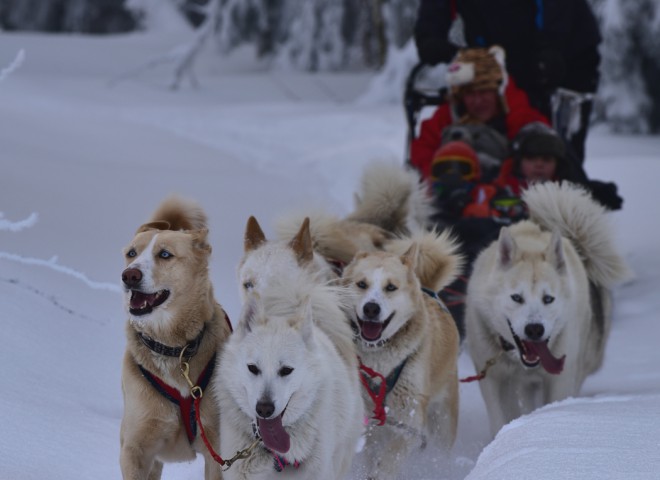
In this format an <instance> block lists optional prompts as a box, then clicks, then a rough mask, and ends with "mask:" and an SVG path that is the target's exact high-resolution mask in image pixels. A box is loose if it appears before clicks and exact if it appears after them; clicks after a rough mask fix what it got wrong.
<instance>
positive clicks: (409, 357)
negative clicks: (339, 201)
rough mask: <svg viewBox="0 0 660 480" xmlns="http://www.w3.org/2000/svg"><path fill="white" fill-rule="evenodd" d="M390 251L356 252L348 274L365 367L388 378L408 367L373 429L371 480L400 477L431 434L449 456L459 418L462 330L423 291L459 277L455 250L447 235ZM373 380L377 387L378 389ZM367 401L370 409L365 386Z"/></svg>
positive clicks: (368, 452)
mask: <svg viewBox="0 0 660 480" xmlns="http://www.w3.org/2000/svg"><path fill="white" fill-rule="evenodd" d="M388 249H390V250H391V251H383V252H360V253H358V254H357V255H356V256H355V258H354V259H353V261H352V262H351V263H350V264H349V265H348V266H347V267H346V269H345V271H344V276H343V282H344V283H345V285H346V286H347V288H349V289H350V290H351V292H352V293H351V304H350V306H349V308H348V309H347V314H348V316H349V318H350V321H351V323H352V325H353V327H354V330H355V331H356V332H357V336H356V344H357V350H358V354H359V356H360V358H361V361H362V364H363V365H364V366H366V367H368V368H370V369H372V370H374V371H376V372H378V373H380V374H381V375H382V376H383V377H385V378H387V377H388V376H390V374H392V372H394V371H395V370H396V369H397V368H398V367H400V366H402V365H403V367H402V369H401V370H400V374H399V377H398V380H397V381H396V382H395V383H394V385H393V388H392V389H391V391H390V392H389V393H388V394H387V396H386V399H385V406H386V408H387V421H386V423H385V426H376V425H372V426H371V427H370V429H369V431H368V435H367V442H366V446H365V456H366V463H367V467H366V468H367V470H368V472H367V474H368V476H369V478H395V477H396V475H397V472H398V469H399V465H400V464H401V462H402V461H404V460H405V458H406V457H407V456H408V455H409V453H410V452H411V451H412V450H413V448H414V447H415V446H416V445H420V444H421V445H424V444H425V443H426V441H427V437H428V436H429V435H430V436H431V438H432V440H433V441H435V442H436V443H437V445H438V446H441V447H443V448H445V449H446V450H447V451H448V450H449V449H450V448H451V446H452V444H453V442H454V438H455V434H456V425H457V419H458V378H457V357H458V352H459V335H458V331H457V329H456V325H455V323H454V321H453V319H452V317H451V314H450V313H449V311H448V310H446V308H443V306H442V305H441V304H440V303H439V300H437V298H436V299H434V298H433V297H431V296H430V295H428V294H426V293H424V292H423V291H422V287H425V288H428V289H430V290H432V291H436V292H437V291H438V290H440V289H441V288H443V287H444V286H445V285H447V284H448V283H449V282H451V281H452V280H453V279H454V278H455V276H456V275H457V273H458V268H459V266H460V257H458V255H457V254H456V251H457V249H458V246H457V244H456V243H455V242H454V241H453V240H452V239H451V238H450V236H449V235H448V234H447V233H442V234H441V235H437V234H436V233H435V232H427V233H419V234H417V235H415V236H413V237H412V238H410V239H407V240H406V239H401V240H397V241H395V242H393V243H391V244H389V245H388ZM404 362H405V363H404ZM364 378H365V379H366V378H367V377H366V376H365V377H364ZM374 382H375V383H374V388H375V387H376V386H377V385H380V380H375V381H374ZM362 396H363V399H364V402H365V407H366V409H367V410H368V411H371V410H373V409H374V407H375V405H374V402H373V401H372V399H371V398H370V396H369V394H368V392H367V390H366V388H364V389H363V395H362Z"/></svg>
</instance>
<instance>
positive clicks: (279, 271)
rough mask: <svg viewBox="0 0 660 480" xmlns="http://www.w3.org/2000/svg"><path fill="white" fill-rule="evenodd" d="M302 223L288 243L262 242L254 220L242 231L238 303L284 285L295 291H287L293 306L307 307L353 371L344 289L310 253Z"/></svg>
mask: <svg viewBox="0 0 660 480" xmlns="http://www.w3.org/2000/svg"><path fill="white" fill-rule="evenodd" d="M309 225H310V224H309V219H305V220H303V222H302V225H300V227H299V229H298V231H297V232H296V234H295V235H294V236H293V238H292V239H291V240H289V241H283V240H267V239H266V236H265V234H264V233H263V230H262V229H261V227H260V225H259V223H258V222H257V220H256V219H255V218H254V217H250V218H249V219H248V222H247V226H246V228H245V238H244V255H243V258H241V260H240V262H239V267H238V280H239V289H240V293H241V296H242V298H243V301H244V302H245V301H246V300H247V298H248V296H249V295H250V294H252V293H255V292H256V293H258V294H259V295H261V296H262V297H263V296H265V295H266V294H267V293H268V292H269V291H270V290H272V289H279V290H280V291H281V287H278V286H279V285H280V284H283V283H289V284H294V285H298V286H299V287H300V288H298V289H297V290H296V289H294V290H291V292H292V296H291V298H290V301H291V302H292V303H293V304H298V305H300V304H302V303H303V302H305V301H307V298H308V297H309V301H310V302H311V305H312V309H313V310H314V318H315V319H316V321H317V322H318V324H319V327H320V328H321V329H322V330H323V331H324V332H325V333H326V334H327V335H328V336H329V337H330V339H331V340H332V342H333V344H334V345H335V347H336V348H337V350H338V351H339V353H340V354H341V356H342V357H343V358H344V361H346V362H348V364H349V365H350V366H352V367H355V368H356V369H357V360H356V354H355V346H354V345H353V340H352V338H353V333H352V331H351V329H350V326H349V325H348V324H347V323H346V322H345V321H343V319H344V316H343V313H342V312H343V310H342V306H343V305H344V304H345V297H346V295H345V292H344V290H343V289H341V288H338V287H337V286H333V285H331V284H334V283H335V282H334V281H335V280H336V278H337V275H336V274H335V273H334V271H333V270H332V269H331V268H330V266H329V265H328V264H327V262H326V261H325V260H324V259H323V258H322V257H320V256H319V255H318V254H317V253H315V252H314V249H313V248H312V239H311V235H310V230H309Z"/></svg>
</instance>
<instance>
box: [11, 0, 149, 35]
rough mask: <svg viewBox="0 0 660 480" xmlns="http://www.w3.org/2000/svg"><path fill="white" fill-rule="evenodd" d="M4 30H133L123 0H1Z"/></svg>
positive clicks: (84, 31)
mask: <svg viewBox="0 0 660 480" xmlns="http://www.w3.org/2000/svg"><path fill="white" fill-rule="evenodd" d="M0 26H1V27H2V28H3V29H6V30H35V31H46V32H83V33H110V32H126V31H130V30H133V29H134V28H135V26H136V19H135V18H134V17H133V16H132V15H131V13H130V12H129V11H128V10H127V9H126V8H124V0H0Z"/></svg>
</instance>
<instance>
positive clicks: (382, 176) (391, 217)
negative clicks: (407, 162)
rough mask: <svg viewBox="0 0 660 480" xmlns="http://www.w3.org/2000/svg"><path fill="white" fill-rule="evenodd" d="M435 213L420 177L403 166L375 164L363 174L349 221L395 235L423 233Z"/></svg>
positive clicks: (381, 162)
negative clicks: (421, 231) (368, 224)
mask: <svg viewBox="0 0 660 480" xmlns="http://www.w3.org/2000/svg"><path fill="white" fill-rule="evenodd" d="M432 212H433V208H432V206H431V200H430V197H429V196H428V195H427V193H426V188H425V185H424V184H423V183H421V182H420V178H419V174H418V173H417V172H416V171H415V170H412V169H405V168H403V167H402V166H401V165H400V164H394V163H391V162H386V161H382V160H381V161H374V162H371V163H370V164H368V165H367V166H366V167H365V169H364V171H363V173H362V180H361V187H360V191H359V192H357V193H356V195H355V209H354V211H353V213H351V214H350V215H349V216H348V217H347V220H354V221H357V222H363V223H370V224H372V225H377V226H379V227H380V228H382V229H384V230H387V231H389V232H392V233H395V234H404V235H408V234H410V233H411V232H415V231H418V230H424V229H425V228H426V227H427V226H428V223H429V218H430V216H431V214H432Z"/></svg>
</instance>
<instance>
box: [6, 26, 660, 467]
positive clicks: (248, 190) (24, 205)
mask: <svg viewBox="0 0 660 480" xmlns="http://www.w3.org/2000/svg"><path fill="white" fill-rule="evenodd" d="M181 38H182V37H181V33H180V32H178V33H176V32H175V33H172V32H161V33H159V34H157V35H153V34H152V35H142V34H141V35H136V34H134V35H123V36H114V37H78V36H66V35H62V36H47V35H36V34H32V35H26V34H8V33H0V68H3V67H5V66H7V65H9V64H10V63H11V62H12V60H13V59H14V58H15V57H16V55H17V53H18V52H19V51H20V50H21V49H24V53H25V58H24V60H23V63H22V64H21V65H20V66H19V68H18V69H17V70H15V71H13V72H11V73H10V74H9V75H5V76H4V77H5V78H4V79H3V80H2V81H0V172H1V175H0V212H1V213H0V319H1V320H0V321H1V329H0V331H1V332H2V333H1V337H0V338H1V339H2V342H1V343H2V347H1V348H0V365H2V367H1V368H0V372H1V373H0V378H1V380H2V389H1V390H0V425H1V429H2V435H0V480H31V479H34V480H37V479H38V480H42V479H44V478H48V479H52V480H58V479H72V478H73V479H89V478H101V479H106V478H108V479H110V478H120V476H121V475H120V471H119V464H118V457H119V424H120V420H121V416H122V399H121V388H120V365H121V356H122V353H123V349H124V343H125V340H124V321H125V320H124V314H123V312H122V307H121V296H120V287H119V283H120V282H119V279H120V273H121V270H122V266H123V260H122V256H121V248H122V247H123V246H124V245H125V244H126V243H127V242H128V241H129V240H130V239H131V238H132V235H133V232H134V231H135V229H136V228H137V227H138V226H139V225H140V224H141V223H142V222H144V221H145V220H146V219H148V217H149V215H150V214H151V212H152V211H153V210H154V208H155V207H156V205H157V204H158V203H159V202H160V201H161V200H162V199H163V198H164V197H165V196H166V195H167V194H169V193H171V192H178V193H180V194H182V195H184V196H188V197H190V198H193V199H196V200H198V201H199V202H200V203H201V204H202V206H203V207H204V208H205V209H206V210H207V212H208V214H209V218H210V227H211V232H210V240H211V243H212V245H213V247H214V256H213V261H212V264H211V276H212V279H213V281H214V284H215V291H216V295H217V297H218V299H219V301H220V302H221V303H222V304H223V305H224V306H225V308H226V310H227V311H228V313H229V315H230V317H231V318H232V319H235V318H237V316H238V312H239V297H238V287H237V285H236V278H235V273H236V265H237V262H238V260H239V258H240V256H241V248H242V237H243V230H244V226H245V222H246V220H247V218H248V216H249V215H255V216H256V217H257V218H258V219H259V220H260V222H261V223H262V225H263V226H264V227H265V229H266V233H267V234H270V235H271V236H272V229H271V228H272V225H273V220H274V219H275V218H276V217H277V216H279V215H281V214H283V213H285V212H289V211H291V210H296V209H299V208H300V207H301V206H303V205H304V206H310V205H316V206H322V207H324V208H326V209H329V210H331V211H334V212H336V213H338V214H344V213H347V212H348V211H349V210H350V209H351V206H352V195H353V192H354V191H355V189H356V187H357V181H358V178H359V176H360V172H361V170H362V167H363V166H364V164H365V163H366V162H368V161H370V160H372V159H376V158H379V159H390V160H391V161H392V162H399V163H401V162H402V158H403V149H404V143H405V133H406V132H405V121H404V116H403V110H402V108H401V107H400V106H399V105H374V104H369V102H355V99H356V98H358V97H359V96H360V95H361V94H362V93H363V92H364V91H365V90H366V89H367V87H368V86H369V82H370V80H371V78H370V76H369V75H368V74H365V73H352V74H323V75H321V74H301V73H292V72H285V71H267V70H265V69H264V68H263V67H262V66H261V65H259V64H258V63H256V62H254V61H253V60H252V57H251V55H250V52H249V51H239V52H237V53H236V54H234V55H233V56H232V57H231V58H228V59H227V58H222V57H218V56H216V55H215V54H214V53H213V52H212V51H211V50H212V49H208V50H207V51H206V52H205V53H204V54H203V56H202V59H201V61H200V62H199V64H198V67H197V69H196V73H197V77H198V78H199V80H200V82H201V86H200V87H199V88H198V89H193V88H190V87H188V86H187V85H184V87H183V88H182V89H181V90H180V91H178V92H172V91H170V90H169V89H168V88H167V86H168V85H169V83H170V80H171V78H170V74H171V70H170V68H169V67H167V66H160V67H157V68H154V69H151V70H147V71H144V72H142V73H141V74H140V75H139V76H137V77H130V78H128V79H125V80H123V81H121V82H118V83H117V82H114V83H113V79H116V78H118V77H120V76H121V75H122V74H123V73H125V72H128V71H130V70H132V69H134V68H135V67H138V66H140V65H141V64H143V63H144V62H146V61H147V60H148V59H149V58H150V57H151V56H153V55H158V54H161V53H163V52H165V51H167V50H169V48H171V47H173V46H176V45H177V44H179V43H180V42H181ZM0 78H3V76H0ZM372 93H373V92H372ZM375 96H376V97H377V96H378V95H375ZM586 166H587V170H588V173H589V174H590V176H592V177H593V178H598V179H603V180H614V181H616V182H617V184H618V185H619V189H620V193H621V194H622V196H623V197H624V199H625V203H624V208H623V210H622V211H620V212H616V213H613V214H612V223H613V226H614V229H615V231H616V235H617V241H618V243H619V245H620V246H621V249H622V252H623V253H624V255H625V257H626V259H627V260H628V261H629V263H630V265H631V267H632V269H633V270H634V272H635V274H636V276H635V278H634V280H632V281H631V282H629V283H628V284H626V285H623V286H621V287H619V288H617V290H616V291H615V301H616V305H615V312H614V323H613V327H612V333H611V337H610V342H609V345H608V349H607V354H606V360H605V364H604V366H603V368H602V370H601V371H600V372H598V373H597V374H596V375H594V376H593V377H591V378H589V379H588V380H587V382H586V383H585V386H584V388H583V390H582V393H581V396H580V398H577V399H569V400H566V401H564V402H559V403H557V404H553V405H549V406H547V407H545V408H543V409H541V410H539V411H537V412H534V413H533V414H531V415H529V416H526V417H523V418H521V419H518V420H516V421H514V422H512V423H511V424H509V425H507V426H506V427H505V428H504V429H503V430H502V431H501V432H500V434H499V435H498V436H497V437H496V438H495V440H494V441H492V442H491V438H490V437H489V433H488V422H487V418H486V412H485V408H484V405H483V402H482V400H481V396H480V393H479V390H478V387H477V386H476V385H474V384H462V385H461V390H460V394H461V411H460V419H459V434H458V439H457V442H456V445H455V448H454V451H453V454H452V457H451V459H450V460H449V462H448V463H443V462H441V461H439V460H437V459H435V457H434V455H433V452H432V451H426V452H423V453H421V454H420V456H419V457H418V458H415V459H413V460H411V461H410V462H407V464H406V465H405V467H404V468H405V470H404V471H405V472H406V473H405V475H404V478H406V479H414V478H419V479H463V478H466V477H467V478H470V479H471V480H474V479H500V478H501V479H504V478H506V479H509V478H516V477H518V478H534V479H535V480H543V479H556V478H562V479H566V478H576V479H578V478H579V479H588V478H594V479H596V478H598V479H604V478H611V479H619V478H620V479H628V478H635V479H653V478H660V477H659V475H660V473H659V472H660V453H659V452H660V371H659V369H658V365H659V364H660V349H658V348H657V344H658V342H657V338H658V337H657V336H656V335H659V336H660V323H658V321H657V312H658V310H660V296H658V294H657V291H658V290H659V289H660V274H659V273H658V272H659V271H660V221H659V220H658V215H657V214H656V212H655V211H654V205H655V203H654V201H653V198H655V197H656V195H657V179H658V178H660V138H658V137H621V136H612V135H610V134H608V133H607V131H606V130H605V129H603V128H596V129H594V130H593V131H592V134H591V136H590V139H589V143H588V159H587V163H586ZM472 373H473V367H472V365H471V362H470V361H469V359H468V357H467V355H466V354H465V353H463V354H462V355H461V358H460V372H459V374H460V375H461V376H466V375H469V374H472ZM202 471H203V468H202V464H201V462H200V461H196V462H194V463H193V464H179V465H167V466H166V468H165V470H164V474H163V478H165V479H186V480H187V479H194V478H201V477H202ZM358 477H359V475H357V474H354V475H352V477H351V478H358Z"/></svg>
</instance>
